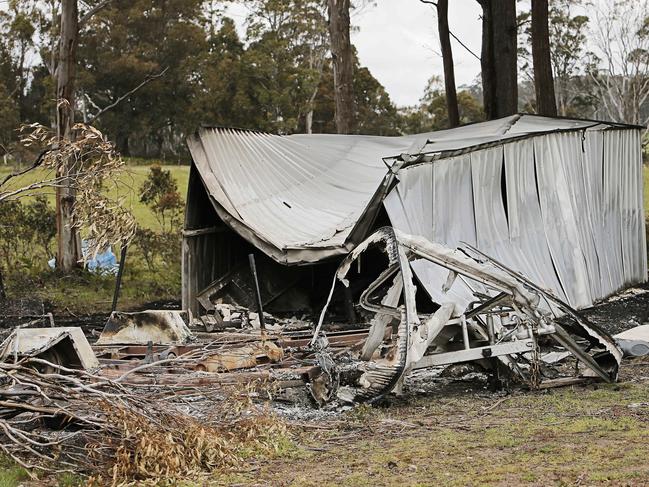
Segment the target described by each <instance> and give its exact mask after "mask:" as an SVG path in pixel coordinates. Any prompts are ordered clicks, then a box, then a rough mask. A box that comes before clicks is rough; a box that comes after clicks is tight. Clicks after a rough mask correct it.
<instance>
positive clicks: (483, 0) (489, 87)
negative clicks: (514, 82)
mask: <svg viewBox="0 0 649 487" xmlns="http://www.w3.org/2000/svg"><path fill="white" fill-rule="evenodd" d="M478 3H479V4H480V6H481V7H482V51H481V53H480V77H481V78H482V104H483V106H484V112H485V117H487V120H491V119H493V118H496V117H495V116H494V113H495V112H496V108H495V107H494V103H495V100H496V94H495V92H494V89H495V81H496V75H495V73H494V72H493V71H494V69H493V59H492V57H493V35H492V27H493V26H492V23H491V2H490V0H478Z"/></svg>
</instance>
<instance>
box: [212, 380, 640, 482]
mask: <svg viewBox="0 0 649 487" xmlns="http://www.w3.org/2000/svg"><path fill="white" fill-rule="evenodd" d="M648 394H649V384H647V383H646V382H642V383H631V382H629V383H625V384H620V385H616V384H613V385H598V387H597V389H594V388H592V387H574V388H562V389H556V390H552V391H549V392H544V393H541V392H539V393H524V394H520V395H515V396H510V397H509V398H507V399H506V400H505V401H504V402H502V403H501V404H499V405H498V407H495V408H492V409H489V407H490V406H493V405H494V403H496V402H497V401H498V399H497V398H494V397H490V396H489V395H487V396H485V395H483V394H475V393H472V392H471V391H468V390H467V391H460V392H456V393H455V394H453V393H449V392H448V391H444V390H440V391H439V392H438V393H437V394H436V395H434V396H429V397H411V398H410V399H408V400H407V401H405V402H399V401H396V403H393V404H391V405H390V406H389V407H387V408H382V409H379V408H372V409H364V410H363V411H362V413H361V414H360V415H359V414H358V413H356V412H354V411H352V412H350V413H349V414H347V415H346V416H345V417H343V418H340V419H341V421H337V422H335V423H333V424H329V425H328V424H327V422H326V421H325V422H319V423H318V427H319V428H321V429H317V430H311V429H307V431H306V432H303V433H302V436H301V437H300V441H299V442H298V443H299V447H298V451H297V452H293V453H292V454H291V455H290V458H281V459H276V460H275V461H272V462H271V461H268V462H264V463H262V464H261V465H255V467H254V470H251V471H250V472H249V473H247V472H239V473H234V474H230V475H228V476H226V477H225V478H222V479H219V480H217V481H216V482H215V484H216V485H227V484H231V483H232V484H241V485H245V484H247V483H248V482H253V481H254V482H255V483H259V484H264V485H265V484H268V485H279V484H281V485H296V486H312V485H313V486H329V485H331V486H334V485H351V486H378V485H395V486H405V485H422V486H423V485H451V486H454V485H457V486H463V485H525V484H533V485H599V484H602V483H613V484H614V485H636V484H638V485H640V484H641V485H646V482H647V481H648V480H649V464H647V462H646V447H645V445H646V444H647V441H649V427H647V420H648V419H649V408H646V407H644V408H630V407H628V406H629V404H631V403H634V402H638V400H639V399H641V398H645V400H646V397H647V395H648ZM566 406H567V407H566ZM343 438H344V439H343Z"/></svg>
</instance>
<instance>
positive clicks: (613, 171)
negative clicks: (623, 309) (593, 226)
mask: <svg viewBox="0 0 649 487" xmlns="http://www.w3.org/2000/svg"><path fill="white" fill-rule="evenodd" d="M603 135H604V160H603V164H604V171H603V173H604V187H603V210H604V211H603V215H604V234H605V238H606V253H607V256H608V262H609V269H608V272H609V279H610V281H611V288H612V290H613V292H615V291H617V290H618V289H620V288H621V287H622V286H623V284H624V267H623V263H622V205H621V203H620V200H621V197H622V190H621V188H622V164H621V161H620V155H621V150H622V132H621V131H618V130H613V131H607V132H604V134H603ZM626 190H628V188H624V191H626Z"/></svg>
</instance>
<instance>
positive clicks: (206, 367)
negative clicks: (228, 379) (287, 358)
mask: <svg viewBox="0 0 649 487" xmlns="http://www.w3.org/2000/svg"><path fill="white" fill-rule="evenodd" d="M283 358H284V351H283V350H282V349H281V348H280V347H278V346H277V345H275V344H274V343H273V342H271V341H260V342H256V343H251V344H248V345H244V346H242V347H237V348H231V349H226V350H222V351H219V352H217V353H215V354H213V355H211V356H210V357H208V358H206V359H204V360H201V361H200V362H199V363H198V364H197V365H196V366H195V370H199V371H204V372H229V371H232V370H237V369H249V368H252V367H256V366H257V365H264V364H269V363H278V362H280V361H281V360H282V359H283Z"/></svg>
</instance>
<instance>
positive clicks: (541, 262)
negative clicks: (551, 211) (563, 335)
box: [504, 139, 566, 300]
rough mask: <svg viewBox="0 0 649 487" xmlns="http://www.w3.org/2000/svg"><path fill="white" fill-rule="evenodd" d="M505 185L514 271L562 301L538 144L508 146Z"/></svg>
mask: <svg viewBox="0 0 649 487" xmlns="http://www.w3.org/2000/svg"><path fill="white" fill-rule="evenodd" d="M504 150H505V184H506V187H507V214H508V223H509V240H510V242H511V249H512V258H513V259H515V261H516V263H515V264H512V268H513V269H515V270H517V271H519V272H521V273H523V274H525V275H526V276H528V277H529V278H530V279H531V280H532V281H534V282H536V283H538V284H539V285H542V286H544V287H545V288H547V289H550V290H552V291H553V292H554V294H555V295H556V296H557V297H559V298H560V299H562V300H565V299H566V295H565V293H564V291H563V287H562V286H561V284H560V282H559V278H558V276H557V274H556V272H555V270H554V264H553V263H552V257H551V255H550V249H549V247H548V242H547V237H546V235H545V228H544V224H543V218H542V216H541V206H540V202H539V195H538V192H537V188H536V186H537V183H536V176H535V172H536V170H535V167H534V141H533V139H527V140H523V141H520V142H513V143H511V144H506V145H505V149H504Z"/></svg>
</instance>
